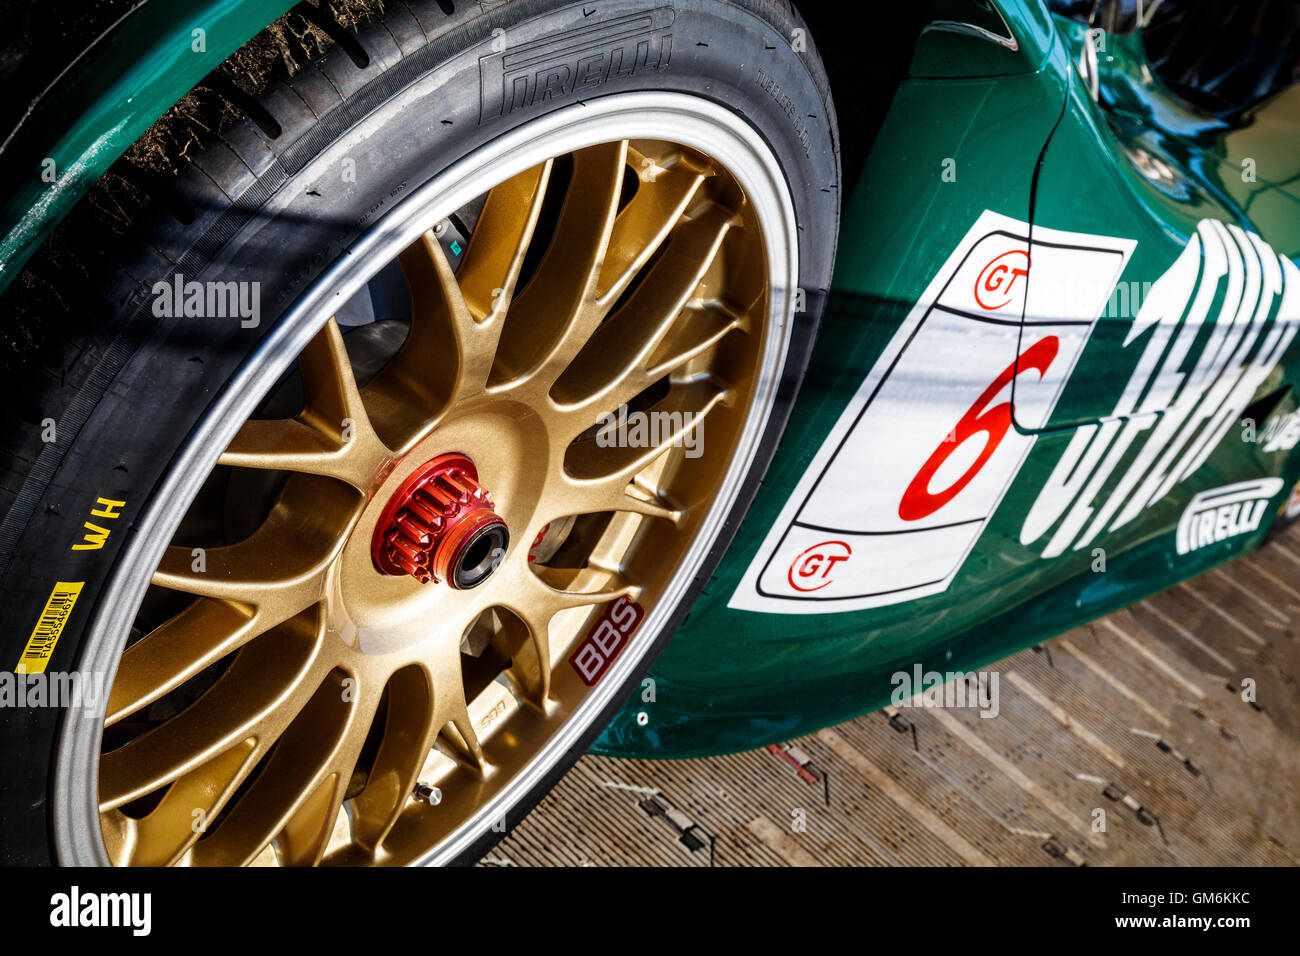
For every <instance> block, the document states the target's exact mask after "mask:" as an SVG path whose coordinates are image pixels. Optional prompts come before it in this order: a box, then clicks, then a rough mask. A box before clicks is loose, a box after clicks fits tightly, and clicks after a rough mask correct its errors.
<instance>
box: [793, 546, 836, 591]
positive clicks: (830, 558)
mask: <svg viewBox="0 0 1300 956" xmlns="http://www.w3.org/2000/svg"><path fill="white" fill-rule="evenodd" d="M852 554H853V549H852V548H850V547H849V546H848V545H847V544H845V543H844V542H843V541H823V542H822V543H821V544H814V545H813V546H812V547H811V548H808V549H807V550H806V551H803V552H802V553H800V554H799V556H798V557H796V558H795V559H794V560H793V561H791V562H790V571H789V573H788V574H787V575H786V577H787V579H788V580H789V581H790V587H792V588H794V589H795V590H796V591H820V590H821V589H822V588H824V587H826V585H828V584H830V583H831V572H832V571H833V570H835V565H837V564H838V563H839V562H841V561H847V560H848V559H849V557H850V555H852Z"/></svg>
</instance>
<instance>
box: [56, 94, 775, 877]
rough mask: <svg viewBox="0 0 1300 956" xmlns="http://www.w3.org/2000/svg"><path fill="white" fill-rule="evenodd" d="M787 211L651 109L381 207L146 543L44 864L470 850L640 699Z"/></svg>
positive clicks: (766, 293) (620, 103)
mask: <svg viewBox="0 0 1300 956" xmlns="http://www.w3.org/2000/svg"><path fill="white" fill-rule="evenodd" d="M792 220H793V215H792V212H791V210H790V204H789V200H788V198H787V196H786V195H785V187H784V183H783V180H782V179H781V175H780V173H779V171H777V170H776V168H775V161H774V159H773V158H772V156H771V154H770V153H769V152H768V151H767V149H766V147H765V146H764V145H763V143H762V142H761V140H760V139H759V138H758V137H757V135H756V134H755V132H754V131H753V130H752V129H751V128H750V127H748V126H747V125H746V124H745V123H744V122H743V121H742V120H740V119H738V118H737V117H735V116H734V115H732V114H730V113H728V112H726V111H723V110H721V109H719V108H717V107H714V106H712V105H711V104H708V103H706V102H704V101H702V100H697V99H695V98H692V97H689V96H685V95H680V94H627V95H626V96H615V97H607V98H604V99H603V100H598V101H595V102H593V103H591V104H587V105H586V106H583V107H576V108H572V109H568V110H562V111H559V112H557V113H553V114H550V115H549V116H547V117H546V118H544V119H543V120H539V121H537V122H536V123H534V124H532V125H531V126H530V127H525V128H524V129H522V130H520V131H519V132H518V134H517V135H512V136H508V137H505V138H503V140H502V141H499V142H497V143H494V144H492V145H491V146H490V147H487V148H485V149H484V150H481V151H480V153H479V154H476V155H474V156H471V157H469V158H468V159H467V160H466V161H465V162H462V163H460V164H457V165H456V166H455V167H453V168H452V169H450V170H448V171H447V172H446V173H444V174H441V175H440V176H438V177H436V178H435V179H434V181H433V182H431V183H430V184H428V185H427V186H426V187H425V188H422V189H421V190H420V191H418V192H417V193H416V194H415V195H413V196H412V197H410V198H409V199H408V200H407V201H406V202H404V203H403V204H402V205H400V206H399V207H398V208H397V209H396V210H395V211H394V212H393V213H391V214H390V215H389V217H388V218H386V219H384V220H383V221H382V222H381V223H380V224H379V225H378V226H377V227H376V228H375V230H374V231H373V233H372V234H370V235H369V236H367V237H366V239H365V240H363V241H362V242H360V243H358V245H357V248H356V249H355V250H354V254H353V255H352V256H351V257H350V258H349V260H348V261H347V262H346V263H344V264H343V265H342V266H341V267H340V268H338V269H336V270H333V271H331V272H330V273H327V275H326V277H325V278H324V279H322V281H321V282H320V283H318V286H317V287H315V288H313V289H312V290H311V291H310V292H309V293H308V294H307V295H305V296H304V297H303V299H302V300H301V301H300V302H299V303H298V305H296V306H295V307H294V309H293V310H291V312H290V314H289V315H288V317H287V318H286V319H285V320H284V321H283V322H282V323H281V326H280V327H278V328H277V329H276V330H275V332H274V334H273V338H272V340H271V341H269V342H268V343H267V344H266V346H265V347H263V348H262V349H260V350H259V352H258V353H257V355H256V356H254V358H253V359H251V360H250V361H249V363H247V364H246V366H245V367H244V369H243V370H242V371H241V373H240V376H241V377H240V378H239V379H238V380H237V381H236V382H235V383H234V385H232V387H231V388H230V389H229V390H228V391H227V392H226V393H225V394H224V395H223V397H222V399H221V400H220V401H219V402H218V403H217V404H216V405H214V407H213V409H212V410H211V411H210V412H209V413H208V415H207V417H206V418H205V420H204V424H203V426H202V427H201V428H200V429H199V431H198V433H196V434H195V435H194V436H193V438H192V440H191V442H190V443H189V445H188V446H187V447H186V449H185V451H184V452H183V453H182V455H181V456H180V458H179V459H178V460H177V462H176V463H175V464H174V466H173V468H172V469H171V471H170V472H169V473H168V478H167V483H166V484H165V486H164V488H163V489H162V490H161V491H160V493H159V500H160V504H159V505H158V506H157V508H156V509H155V511H154V512H153V513H152V514H151V515H150V516H149V518H147V519H146V520H145V521H144V522H142V526H141V535H140V538H141V540H140V541H139V542H137V543H136V545H134V546H133V550H132V552H131V555H130V556H129V559H128V566H127V568H126V569H125V570H124V571H123V572H122V574H121V575H120V576H119V578H118V581H119V587H120V588H121V591H120V593H121V594H122V595H123V599H122V600H121V601H118V602H116V603H115V604H114V608H115V609H113V610H109V611H108V612H106V615H105V616H104V617H102V618H101V621H100V625H101V631H102V632H103V633H105V634H112V633H114V631H115V627H116V628H119V629H120V631H119V632H118V633H119V634H120V635H121V636H118V637H117V638H116V643H115V641H114V639H112V638H106V639H104V640H103V641H102V646H101V647H100V649H99V650H98V651H97V652H96V653H99V654H100V655H101V656H102V657H103V659H104V660H105V661H112V660H116V666H115V669H116V674H115V677H114V678H113V680H112V683H111V691H110V692H109V694H108V700H107V707H106V712H105V714H104V718H103V723H102V733H99V732H98V725H97V724H96V725H95V726H94V728H93V730H92V731H90V732H88V731H86V730H85V729H82V730H74V731H70V732H69V733H72V734H73V736H72V737H70V738H69V737H65V743H66V744H67V745H68V746H67V747H66V748H65V754H68V753H70V754H72V755H74V756H73V757H70V758H65V763H64V765H63V767H64V770H63V771H62V772H61V779H62V780H64V781H66V786H67V788H68V790H69V792H71V791H72V790H75V789H76V785H77V782H78V781H79V780H80V781H82V782H85V781H93V793H94V794H96V795H97V799H96V800H95V801H94V802H93V805H90V804H86V803H85V802H84V801H83V802H82V803H81V804H80V805H79V806H80V812H81V813H82V816H81V817H80V818H79V820H78V819H74V826H73V828H72V835H71V836H66V837H65V840H66V841H68V842H70V843H72V844H79V845H80V846H82V847H83V849H84V848H87V847H88V848H89V849H88V850H85V853H86V854H88V855H89V856H91V857H94V856H95V853H94V852H93V851H94V849H95V843H96V839H95V838H96V837H98V838H99V840H100V841H101V842H102V850H101V851H100V854H101V856H102V859H101V862H103V861H107V862H111V863H113V864H144V865H162V864H196V865H197V864H216V865H234V864H285V865H304V864H307V865H310V864H320V863H325V864H405V863H416V862H446V861H448V860H452V859H455V858H457V857H458V856H459V855H461V854H463V853H464V852H465V850H466V848H467V847H470V846H472V845H473V843H474V841H475V840H478V839H480V838H481V837H482V836H483V834H485V833H488V832H490V831H492V830H493V829H494V825H496V826H497V827H500V825H501V821H502V820H504V819H505V818H506V817H507V816H508V815H509V813H510V811H511V808H512V807H514V806H516V805H517V804H518V803H519V802H520V800H521V799H522V797H523V795H525V794H527V793H528V792H530V791H531V790H533V789H534V788H535V787H536V786H537V785H538V782H539V781H541V780H542V779H543V778H544V777H545V776H546V774H547V773H549V772H550V771H551V769H552V768H554V767H555V766H558V765H559V763H560V762H561V761H562V759H563V758H564V757H565V755H566V753H567V752H568V751H570V750H571V749H572V748H573V747H574V746H575V741H577V740H578V739H579V737H580V735H581V733H582V732H583V731H584V730H585V729H586V728H588V727H591V726H592V725H593V721H595V720H596V719H597V718H598V716H599V715H600V714H602V713H608V709H609V707H610V706H612V705H613V703H614V702H615V701H616V692H617V691H618V690H619V688H620V687H623V688H626V687H628V686H629V685H630V684H634V683H635V681H636V679H637V677H638V676H639V674H640V673H641V672H642V671H643V670H644V667H645V666H646V664H647V663H648V660H647V654H649V652H650V650H651V648H652V647H653V646H654V645H655V643H656V641H657V640H658V635H660V634H662V633H663V632H664V628H665V626H666V623H667V621H668V619H669V617H670V616H671V614H672V612H673V610H674V609H675V608H676V607H678V606H679V605H680V604H681V603H682V601H683V597H684V595H685V594H686V593H687V590H688V587H689V586H690V585H691V582H692V580H693V578H694V577H695V576H696V575H697V573H698V570H699V568H700V567H701V565H702V563H703V561H704V559H705V557H706V555H707V553H708V551H709V548H710V546H711V544H712V543H713V542H714V541H715V539H716V538H717V537H718V535H719V529H720V528H721V526H722V525H723V523H724V521H725V518H726V516H727V514H728V513H729V512H730V510H731V508H732V506H733V504H734V502H735V499H736V495H737V489H738V487H739V485H740V483H741V482H742V480H743V479H744V477H745V476H746V475H747V474H748V472H749V470H750V467H751V463H752V461H753V460H754V457H755V455H756V454H757V453H758V451H759V448H760V439H761V437H762V435H763V433H764V426H765V424H766V422H767V419H768V415H769V412H770V410H771V408H772V405H773V403H774V401H775V398H774V396H775V391H776V383H777V381H778V379H779V374H780V370H781V367H782V362H783V360H784V353H785V349H786V347H787V337H788V336H787V328H786V325H787V319H788V317H789V315H790V310H791V308H792V296H791V289H792V286H793V284H794V281H795V280H794V278H793V277H794V275H795V269H794V261H793V258H794V254H793V252H792V251H791V250H792V249H793V248H795V245H796V244H795V241H794V239H793V232H792V230H793V227H792ZM394 289H400V295H392V294H391V293H392V291H393V290H394ZM381 300H382V301H383V302H385V303H388V305H386V306H385V307H384V308H387V309H388V311H387V312H385V311H384V308H381V307H380V305H379V303H380V302H381ZM340 303H342V304H340ZM393 303H396V304H395V305H394V304H393ZM295 355H296V359H291V358H290V357H291V356H295ZM132 582H134V585H132ZM132 586H134V587H135V593H136V594H138V597H135V598H134V599H131V597H130V595H131V594H132ZM642 613H644V620H642V618H641V615H642ZM114 615H116V624H115V620H114ZM602 620H606V621H614V624H615V626H614V627H613V630H612V631H610V629H609V628H606V630H607V631H609V632H610V633H611V634H612V633H613V632H615V631H616V632H617V638H616V639H615V640H613V641H611V640H609V639H608V638H607V637H606V638H602V639H601V641H600V642H599V643H598V644H596V645H589V644H588V642H589V641H590V640H591V637H590V635H592V634H593V633H594V632H595V631H597V630H598V628H597V625H598V622H600V621H602ZM128 621H129V623H126V622H128ZM123 624H125V626H123ZM638 625H639V626H638ZM584 646H586V647H587V650H586V651H584V650H583V648H584ZM116 655H120V656H116ZM83 723H86V724H92V723H94V722H91V721H85V722H83ZM78 733H79V734H80V736H79V737H78V736H76V734H78ZM88 733H89V734H90V736H88V735H87V734H88ZM68 761H70V762H68ZM79 775H80V776H79ZM90 789H91V788H89V787H87V790H90ZM72 802H73V803H74V804H75V803H76V801H75V800H74V801H72ZM77 809H78V808H77V806H74V807H73V810H72V811H71V812H72V813H73V815H74V817H75V813H76V812H77ZM91 820H93V821H94V825H93V827H91V826H89V825H88V824H89V821H91ZM510 822H511V823H513V820H511V821H510ZM78 827H79V828H80V829H79V830H78V829H77V828H78Z"/></svg>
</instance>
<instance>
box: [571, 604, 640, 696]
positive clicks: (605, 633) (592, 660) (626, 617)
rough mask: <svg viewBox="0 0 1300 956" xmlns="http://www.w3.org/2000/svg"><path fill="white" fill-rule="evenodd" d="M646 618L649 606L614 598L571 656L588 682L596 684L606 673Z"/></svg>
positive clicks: (577, 669)
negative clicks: (646, 608)
mask: <svg viewBox="0 0 1300 956" xmlns="http://www.w3.org/2000/svg"><path fill="white" fill-rule="evenodd" d="M644 618H645V608H643V607H642V606H641V605H640V604H637V603H636V601H633V600H632V599H631V598H627V597H621V598H618V599H617V600H614V601H612V602H610V604H609V606H608V607H606V608H605V613H604V614H602V615H601V616H600V617H599V618H598V619H597V620H596V624H595V626H594V627H592V629H591V631H590V632H588V634H587V636H586V638H585V639H584V640H583V642H582V643H581V644H579V645H578V649H577V650H576V651H574V652H573V656H572V657H570V658H569V663H570V664H572V665H573V669H574V670H575V671H577V672H578V677H580V678H581V679H582V682H583V683H584V684H586V685H587V686H588V687H592V686H594V685H595V684H596V682H597V681H599V680H600V679H601V678H602V677H604V676H605V672H606V671H607V670H609V665H610V664H613V663H614V658H616V657H618V655H619V654H620V653H621V652H622V650H623V648H625V647H627V642H628V638H630V637H631V636H632V632H633V631H635V630H636V629H637V628H638V627H640V626H641V621H642V620H643V619H644Z"/></svg>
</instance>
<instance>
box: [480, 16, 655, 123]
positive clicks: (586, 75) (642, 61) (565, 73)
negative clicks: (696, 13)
mask: <svg viewBox="0 0 1300 956" xmlns="http://www.w3.org/2000/svg"><path fill="white" fill-rule="evenodd" d="M675 16H676V14H675V13H674V12H673V9H672V8H671V7H659V8H657V9H655V10H650V11H648V12H646V13H635V14H629V15H627V16H622V17H615V18H613V19H610V20H603V21H600V22H596V23H592V22H590V21H584V22H583V23H581V25H579V26H577V27H575V28H573V29H570V30H564V31H561V32H560V33H554V34H551V35H550V36H547V37H543V38H542V39H540V40H532V41H529V42H527V43H521V44H519V45H518V46H514V45H512V44H511V43H510V37H509V34H506V35H505V36H504V37H498V38H496V39H494V41H493V43H492V51H493V52H492V53H491V54H490V55H488V56H485V57H482V58H481V59H480V60H479V61H478V71H479V80H480V84H481V85H480V90H481V93H480V97H481V98H480V100H479V117H478V121H479V124H480V125H482V124H483V123H486V122H487V121H488V120H491V119H496V118H497V117H499V116H506V115H507V114H509V113H513V112H514V111H515V110H517V109H523V108H524V107H528V106H533V105H534V104H537V103H544V102H546V101H547V100H553V99H558V98H560V97H563V96H567V95H569V94H574V93H576V94H578V95H582V94H583V93H584V92H589V91H591V90H592V89H594V88H595V87H598V86H602V85H604V84H606V83H608V82H610V81H612V80H616V79H618V78H619V77H621V76H640V75H642V74H644V73H651V72H656V71H659V70H664V69H667V67H668V60H669V57H671V56H672V51H673V35H672V34H671V33H669V32H668V28H669V27H671V26H672V22H673V19H674V17H675Z"/></svg>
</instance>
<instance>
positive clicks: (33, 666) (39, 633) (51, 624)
mask: <svg viewBox="0 0 1300 956" xmlns="http://www.w3.org/2000/svg"><path fill="white" fill-rule="evenodd" d="M85 583H86V582H85V581H60V582H59V583H58V584H56V585H54V590H53V591H51V592H50V599H49V600H48V601H46V602H45V610H44V611H42V612H41V619H40V620H39V621H37V622H36V627H34V628H33V629H32V636H31V637H29V638H28V639H27V647H26V648H25V649H24V650H23V656H22V657H20V658H19V659H18V666H17V667H15V668H14V673H15V674H43V673H45V665H46V664H48V663H49V662H50V655H52V654H53V653H54V645H55V644H57V643H59V635H60V634H62V633H63V625H64V624H67V623H68V615H69V614H71V613H72V606H73V605H74V604H76V603H77V595H78V594H80V593H81V586H82V585H83V584H85Z"/></svg>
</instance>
